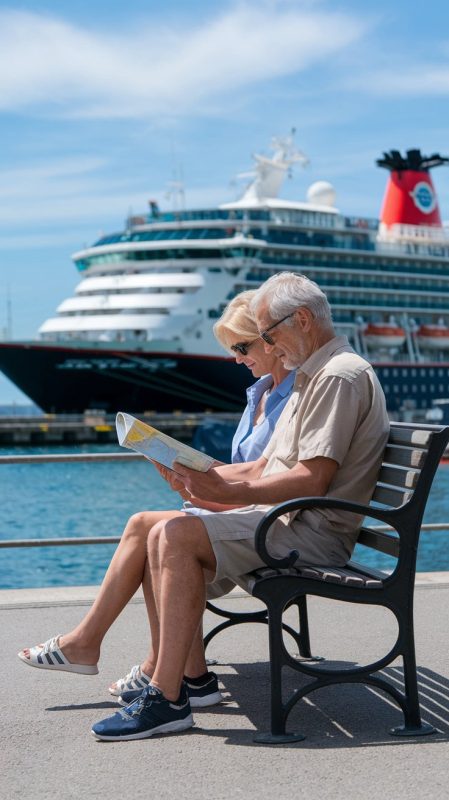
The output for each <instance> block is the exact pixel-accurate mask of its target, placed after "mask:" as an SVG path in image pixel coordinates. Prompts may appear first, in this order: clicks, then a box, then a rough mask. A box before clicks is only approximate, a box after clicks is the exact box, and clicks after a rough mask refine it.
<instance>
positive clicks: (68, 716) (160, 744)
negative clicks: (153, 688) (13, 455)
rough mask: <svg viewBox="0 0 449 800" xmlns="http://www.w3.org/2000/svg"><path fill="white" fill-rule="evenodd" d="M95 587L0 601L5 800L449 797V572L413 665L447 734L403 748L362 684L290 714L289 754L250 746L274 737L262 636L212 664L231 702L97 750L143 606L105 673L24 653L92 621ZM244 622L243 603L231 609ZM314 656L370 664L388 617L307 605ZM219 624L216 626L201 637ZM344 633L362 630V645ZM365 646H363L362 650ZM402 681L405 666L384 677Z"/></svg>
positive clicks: (110, 653)
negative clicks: (61, 668) (296, 738)
mask: <svg viewBox="0 0 449 800" xmlns="http://www.w3.org/2000/svg"><path fill="white" fill-rule="evenodd" d="M93 595H94V587H81V588H78V589H48V590H23V591H3V592H0V630H1V634H0V636H1V639H0V641H1V648H2V650H1V652H2V653H3V655H4V671H3V680H2V696H3V704H2V714H1V716H0V731H1V740H2V747H1V751H0V762H1V770H0V795H1V797H2V798H3V797H4V798H5V800H6V798H8V799H9V798H16V797H19V796H20V797H35V798H39V800H46V798H52V800H54V799H55V798H57V799H58V800H66V798H78V799H81V800H82V799H83V798H86V799H88V800H90V798H108V800H115V798H121V799H122V798H125V800H131V799H134V798H158V799H159V798H161V800H164V798H175V800H177V799H178V798H181V799H182V800H184V798H186V800H187V799H188V800H203V798H204V799H206V798H207V799H209V798H210V799H211V800H221V799H222V798H223V800H234V799H235V798H240V797H242V798H248V800H252V799H253V798H254V800H256V798H257V799H259V798H274V800H279V799H280V798H282V799H283V798H295V797H304V798H307V799H308V800H313V798H320V800H327V799H328V798H329V800H330V799H331V798H332V800H339V799H340V798H342V799H343V798H344V799H345V800H352V798H360V797H362V796H364V795H366V794H368V795H369V797H370V798H371V799H372V800H377V798H379V800H380V798H384V797H391V798H395V799H396V800H402V798H404V800H405V798H407V800H408V799H409V798H414V797H419V796H422V797H430V798H432V800H440V798H441V799H442V798H446V797H447V792H448V789H447V782H448V781H447V778H448V762H449V666H448V659H447V655H448V650H449V648H448V640H449V636H448V634H449V630H448V629H449V623H448V606H449V574H448V573H446V574H443V575H439V576H438V579H436V576H435V574H433V575H432V582H430V578H428V577H426V576H420V579H419V585H418V587H417V590H416V602H415V608H416V641H417V661H418V665H419V680H420V687H421V699H422V707H423V717H424V719H425V720H427V721H429V722H432V723H433V724H434V725H436V727H437V728H438V731H439V732H438V733H437V734H435V735H433V736H430V737H426V738H423V739H420V740H413V739H411V740H409V739H405V740H404V739H395V738H393V737H390V736H389V734H388V730H389V728H390V727H392V726H393V725H395V724H398V723H400V721H401V714H400V712H399V711H398V710H397V709H396V707H395V706H394V704H393V703H391V702H390V700H389V699H387V698H386V697H385V696H381V695H380V694H378V693H377V692H375V691H373V690H371V689H367V688H364V687H360V686H355V685H348V686H343V687H341V686H340V687H329V688H327V689H325V690H321V691H320V692H317V693H315V694H312V695H311V696H310V697H309V698H308V699H305V700H303V701H302V702H301V703H300V704H299V705H298V707H297V708H296V709H295V712H294V714H293V719H292V726H293V727H294V728H295V729H299V730H301V731H302V732H303V733H304V734H305V735H306V737H307V738H306V740H305V741H303V742H301V743H299V744H294V745H284V746H282V747H277V748H273V747H267V746H261V745H255V744H254V743H253V741H252V735H253V732H254V730H255V729H259V730H264V729H266V728H267V726H268V682H269V675H268V664H267V638H266V630H265V628H264V627H262V626H260V625H245V626H243V625H242V626H239V628H234V629H233V630H231V631H226V632H225V633H222V634H221V635H220V636H219V637H218V638H217V639H216V640H215V641H214V642H213V643H212V645H211V647H210V652H209V656H210V657H214V658H217V659H218V664H217V666H216V667H215V669H216V672H217V674H218V675H219V678H220V681H221V684H222V687H223V692H224V694H225V697H226V703H225V704H223V705H221V706H217V707H215V708H212V709H205V710H203V711H198V712H197V713H196V714H195V721H196V725H195V727H194V728H193V729H192V730H191V731H188V732H186V733H184V734H180V735H171V736H164V737H162V736H161V737H158V738H154V739H148V740H143V741H136V742H123V743H120V742H117V743H100V742H97V741H96V740H95V739H94V738H93V737H92V736H91V735H90V733H89V731H90V727H91V725H92V723H93V722H95V721H97V720H99V719H101V718H103V717H104V716H107V715H109V714H110V713H113V710H114V709H115V708H116V706H114V704H113V703H112V701H111V698H110V696H109V694H108V692H107V690H106V687H107V686H108V684H109V683H110V682H111V681H112V680H114V679H116V678H118V677H119V676H121V675H123V674H124V673H125V672H127V671H128V669H129V668H130V667H131V665H132V664H133V663H135V662H136V661H138V660H139V658H140V657H142V656H143V654H144V651H145V643H146V637H147V628H146V623H145V612H144V608H143V607H142V602H141V600H140V599H139V598H137V599H136V600H134V601H133V602H132V603H131V604H130V605H129V606H128V608H127V609H126V610H125V611H124V613H123V614H122V615H121V617H120V619H119V620H118V621H117V623H116V624H115V626H114V627H113V629H112V630H111V631H110V633H109V635H108V637H107V639H106V640H105V643H104V647H103V652H102V658H101V664H100V670H101V671H100V675H98V676H94V677H85V676H76V675H68V674H64V673H51V672H44V671H40V670H37V669H30V668H28V667H26V666H24V665H22V664H21V663H20V662H19V660H18V659H17V657H16V655H15V654H16V652H17V651H18V650H19V649H20V648H21V647H22V646H26V645H32V644H35V643H36V642H39V641H43V640H44V639H47V638H48V637H49V636H51V635H54V634H56V633H59V632H61V631H64V630H67V629H69V628H70V627H71V626H73V625H74V624H75V623H76V622H77V621H78V620H79V619H80V617H81V616H82V614H83V613H84V612H85V607H86V605H87V604H88V603H89V602H90V600H91V598H92V596H93ZM227 602H228V603H231V604H232V607H233V608H235V609H238V608H240V609H241V610H244V609H245V610H247V609H249V607H250V604H251V603H252V601H251V600H250V599H249V598H247V597H245V598H244V597H242V596H241V595H240V594H238V593H236V594H235V595H233V596H232V597H231V599H229V600H228V601H227ZM310 617H311V631H312V647H313V648H314V650H315V651H316V652H317V653H319V654H321V655H325V656H327V657H328V658H332V659H335V660H345V661H356V660H357V661H361V662H364V661H367V660H368V659H372V658H373V657H376V656H380V655H381V653H382V652H383V651H384V649H385V648H382V647H381V641H382V640H384V641H385V640H386V641H387V642H388V644H392V643H393V640H394V636H395V623H394V621H393V619H392V617H391V615H389V613H388V612H384V611H383V610H382V609H375V608H369V607H358V606H345V605H344V604H339V603H330V602H329V601H327V600H322V599H319V598H312V599H311V601H310ZM211 623H212V616H211V615H209V614H208V615H207V619H206V627H207V628H208V627H210V626H211ZM348 631H350V632H351V634H352V632H354V631H357V632H358V642H357V643H356V642H355V641H352V639H353V638H354V637H353V636H352V635H351V636H348ZM356 645H357V646H356ZM387 672H388V674H389V675H390V677H391V678H392V679H393V680H394V679H396V678H397V676H398V674H399V673H400V669H399V667H397V668H396V667H390V668H389V669H388V670H387Z"/></svg>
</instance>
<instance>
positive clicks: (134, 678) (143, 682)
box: [109, 664, 151, 697]
mask: <svg viewBox="0 0 449 800" xmlns="http://www.w3.org/2000/svg"><path fill="white" fill-rule="evenodd" d="M150 681H151V678H150V677H149V676H148V675H145V673H144V672H142V670H141V668H140V664H136V665H135V666H134V667H132V668H131V672H128V674H127V675H126V677H125V678H119V679H118V681H116V682H115V683H114V684H112V685H111V686H110V687H109V692H110V694H112V695H113V696H114V697H120V695H121V694H123V692H131V691H134V690H136V689H145V686H148V684H149V683H150Z"/></svg>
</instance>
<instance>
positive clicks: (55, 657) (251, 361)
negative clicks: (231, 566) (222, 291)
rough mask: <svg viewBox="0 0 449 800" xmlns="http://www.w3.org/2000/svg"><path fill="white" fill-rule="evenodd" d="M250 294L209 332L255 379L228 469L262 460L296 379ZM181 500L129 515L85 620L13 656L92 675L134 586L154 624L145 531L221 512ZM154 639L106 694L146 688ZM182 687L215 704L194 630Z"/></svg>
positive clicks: (195, 702) (199, 702)
mask: <svg viewBox="0 0 449 800" xmlns="http://www.w3.org/2000/svg"><path fill="white" fill-rule="evenodd" d="M253 294H254V292H253V291H248V292H243V293H242V294H240V295H238V296H237V297H235V298H234V299H233V300H232V301H231V302H230V303H229V305H228V306H227V308H226V309H225V311H224V312H223V315H222V317H221V318H220V319H219V320H218V322H216V324H215V326H214V333H215V336H216V338H217V339H218V341H219V342H220V344H222V345H223V347H224V348H225V349H226V350H227V351H228V352H229V353H232V354H233V355H234V357H235V360H236V362H237V363H238V364H243V365H244V366H245V367H246V368H247V369H249V370H250V371H251V372H252V374H253V376H254V377H255V378H258V380H257V381H256V383H254V384H253V385H252V386H250V388H249V389H248V390H247V406H246V408H245V410H244V412H243V415H242V418H241V420H240V423H239V425H238V428H237V430H236V432H235V435H234V438H233V442H232V461H233V463H235V462H242V461H253V460H255V459H257V458H258V457H259V456H260V455H261V453H262V452H263V450H264V448H265V446H266V444H267V442H268V440H269V438H270V436H271V433H272V431H273V429H274V426H275V425H276V422H277V420H278V418H279V416H280V414H281V411H282V409H283V408H284V406H285V404H286V402H287V400H288V398H289V395H290V393H291V391H292V388H293V382H294V377H295V373H294V372H289V371H288V370H287V369H285V367H284V366H283V364H282V362H281V361H280V360H279V359H277V358H276V357H275V356H274V355H273V354H272V353H266V352H265V349H264V343H263V341H262V339H261V338H260V337H259V334H258V331H257V327H256V324H255V321H254V320H253V318H252V316H251V314H250V310H249V305H250V301H251V298H252V296H253ZM181 494H182V497H183V499H184V500H186V501H187V502H185V503H184V506H183V508H182V510H180V511H143V512H140V513H137V514H134V515H133V516H132V517H130V519H129V520H128V523H127V525H126V527H125V530H124V532H123V535H122V538H121V541H120V544H119V545H118V547H117V550H116V552H115V554H114V556H113V558H112V560H111V563H110V565H109V567H108V570H107V572H106V575H105V577H104V579H103V583H102V585H101V587H100V591H99V593H98V596H97V598H96V600H95V602H94V604H93V605H92V607H91V608H90V610H89V611H88V613H87V614H86V616H85V617H84V618H83V620H82V621H81V622H80V623H79V625H77V626H76V628H74V629H73V630H72V631H70V633H67V634H64V635H58V636H55V637H53V638H52V639H49V640H48V641H47V642H45V644H41V645H36V646H35V647H32V648H29V649H28V648H27V649H24V650H21V651H20V653H19V658H20V659H21V660H22V661H23V662H24V663H25V664H28V665H29V666H33V667H38V668H40V669H55V670H61V671H65V672H77V673H80V674H85V675H95V674H97V673H98V667H97V661H98V659H99V656H100V646H101V643H102V640H103V638H104V636H105V634H106V633H107V631H108V630H109V628H110V627H111V625H112V623H113V622H114V621H115V619H116V618H117V617H118V615H119V614H120V612H121V611H122V610H123V608H124V607H125V606H126V604H127V603H128V602H129V600H130V599H131V597H132V596H133V595H134V593H135V592H136V591H137V589H138V588H139V586H140V585H141V586H142V589H143V593H144V597H145V602H146V605H147V610H148V614H149V617H150V619H151V618H154V615H152V614H151V611H152V606H151V604H152V602H153V599H152V598H153V595H152V592H151V591H149V589H150V586H151V584H150V581H151V578H150V572H149V569H148V562H147V538H148V533H149V531H150V530H151V528H152V527H153V526H154V525H155V524H156V523H157V522H159V521H161V520H168V519H171V518H173V517H176V516H180V515H184V514H197V515H203V514H208V513H210V511H217V510H220V507H219V506H217V504H214V505H213V506H212V505H211V504H209V507H205V508H197V507H194V506H192V505H191V504H190V503H189V502H188V496H187V495H186V494H185V492H182V493H181ZM205 505H206V506H207V504H205ZM223 508H227V506H226V507H225V506H223ZM229 588H230V587H229ZM229 588H228V587H221V589H222V591H220V593H225V592H226V591H228V590H229ZM158 633H159V632H158V630H155V629H153V630H152V631H151V646H150V651H149V654H148V656H147V658H146V659H145V660H144V661H143V662H142V663H141V664H140V665H136V666H134V667H133V668H132V669H131V671H130V672H129V674H128V675H126V677H125V678H122V679H119V680H118V681H116V682H115V683H114V684H112V686H110V687H109V691H110V693H111V694H112V695H115V696H120V695H122V694H123V693H124V692H129V691H130V690H141V689H143V688H144V687H145V686H146V685H147V684H148V683H149V681H150V678H151V675H152V671H153V667H154V664H155V662H156V658H157V651H158V644H159V637H158ZM187 676H188V677H187ZM186 682H187V686H188V691H189V696H190V701H191V705H192V706H197V707H198V706H207V705H212V704H214V703H217V702H219V701H220V700H221V694H220V692H219V690H218V683H217V678H216V676H215V675H214V673H211V672H208V671H207V666H206V662H205V660H204V649H203V647H202V630H201V629H199V630H198V632H197V636H196V638H195V641H194V642H193V645H192V650H191V653H190V656H189V659H188V661H187V664H186Z"/></svg>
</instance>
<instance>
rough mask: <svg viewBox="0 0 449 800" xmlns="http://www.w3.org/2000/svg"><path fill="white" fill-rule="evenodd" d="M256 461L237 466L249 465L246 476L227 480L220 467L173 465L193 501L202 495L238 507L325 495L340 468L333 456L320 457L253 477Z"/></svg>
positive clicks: (209, 499) (210, 499) (202, 497)
mask: <svg viewBox="0 0 449 800" xmlns="http://www.w3.org/2000/svg"><path fill="white" fill-rule="evenodd" d="M262 458H263V457H262ZM259 461H260V459H259ZM263 461H265V459H263ZM257 463H258V462H250V463H249V465H240V464H238V465H235V466H238V467H240V466H243V467H244V466H249V467H250V469H249V470H248V475H247V477H246V479H245V478H242V479H240V480H237V481H235V480H226V479H225V478H224V477H223V475H221V474H219V471H218V470H214V469H211V470H209V472H195V471H194V470H191V469H187V467H183V466H182V465H180V464H177V463H175V464H174V467H175V470H176V473H177V475H178V476H179V478H180V479H181V480H182V481H183V482H184V485H185V486H186V488H187V490H188V491H189V492H190V493H191V495H192V502H193V503H196V502H197V498H200V499H203V500H206V501H211V502H217V503H223V504H225V505H235V506H249V505H252V504H256V505H260V504H261V505H277V503H283V502H284V501H285V500H291V499H293V498H294V497H309V496H314V497H322V496H323V495H325V494H326V493H327V491H328V488H329V486H330V484H331V482H332V479H333V477H334V475H335V473H336V471H337V469H338V464H337V462H336V461H334V460H333V459H332V458H325V457H323V456H317V457H316V458H310V459H307V460H306V461H299V462H298V463H297V464H296V465H295V466H294V467H292V469H288V470H285V471H283V472H277V473H275V474H274V475H267V476H266V477H251V472H252V469H251V464H257ZM232 466H234V465H232ZM219 469H221V468H219ZM253 471H254V470H253Z"/></svg>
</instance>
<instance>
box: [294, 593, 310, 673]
mask: <svg viewBox="0 0 449 800" xmlns="http://www.w3.org/2000/svg"><path fill="white" fill-rule="evenodd" d="M296 605H297V607H298V616H299V642H298V647H299V654H300V656H302V657H303V658H312V651H311V649H310V635H309V617H308V615H307V595H303V596H302V597H299V598H298V600H297V601H296Z"/></svg>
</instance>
